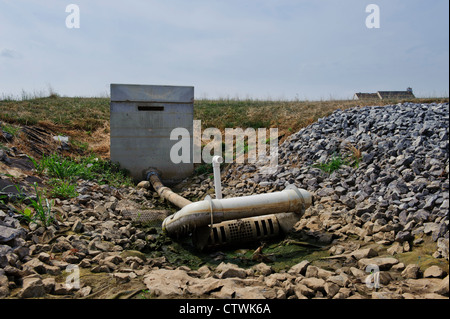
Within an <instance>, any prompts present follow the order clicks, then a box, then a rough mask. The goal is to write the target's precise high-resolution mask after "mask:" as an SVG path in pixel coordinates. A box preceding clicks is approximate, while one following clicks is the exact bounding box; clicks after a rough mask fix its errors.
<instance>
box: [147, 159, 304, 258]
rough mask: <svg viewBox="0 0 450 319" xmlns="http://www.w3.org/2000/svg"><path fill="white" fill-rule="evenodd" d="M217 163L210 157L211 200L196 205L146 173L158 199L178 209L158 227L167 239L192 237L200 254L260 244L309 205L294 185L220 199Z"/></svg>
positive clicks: (286, 226) (283, 229)
mask: <svg viewBox="0 0 450 319" xmlns="http://www.w3.org/2000/svg"><path fill="white" fill-rule="evenodd" d="M221 162H222V158H221V157H220V156H214V157H213V160H212V165H213V172H214V186H215V199H213V198H211V197H210V196H209V195H207V196H206V198H205V199H204V200H202V201H198V202H191V201H189V200H187V199H185V198H183V197H181V196H180V195H178V194H176V193H174V192H172V191H171V190H170V189H169V188H168V187H165V186H164V185H163V184H162V183H161V180H160V173H159V172H158V171H157V170H154V169H149V170H148V171H147V180H149V182H150V183H151V184H152V186H153V188H154V189H155V191H156V192H157V193H158V194H159V196H161V197H163V198H165V199H167V200H169V201H170V202H171V203H173V204H174V205H176V206H177V207H179V208H180V210H179V211H178V212H176V213H175V214H173V215H171V216H169V217H167V218H166V219H165V220H164V221H163V223H162V227H163V230H164V231H166V232H167V234H168V235H169V236H171V237H176V238H180V237H183V236H187V235H192V240H193V243H194V245H195V246H196V247H197V248H198V249H200V250H202V249H205V248H214V247H218V246H223V245H231V244H236V243H243V242H249V241H256V240H264V239H268V238H272V237H276V236H278V235H280V234H281V233H287V232H289V231H290V230H291V229H292V227H293V226H294V225H295V224H296V223H297V222H298V221H299V220H300V218H301V217H302V215H303V214H304V212H305V210H306V209H307V208H308V207H309V206H311V204H312V201H313V198H312V196H311V194H310V193H309V192H307V191H306V190H304V189H301V188H297V187H295V186H294V185H288V186H287V187H286V188H285V189H284V190H282V191H280V192H273V193H267V194H257V195H250V196H243V197H234V198H222V191H221V181H220V163H221Z"/></svg>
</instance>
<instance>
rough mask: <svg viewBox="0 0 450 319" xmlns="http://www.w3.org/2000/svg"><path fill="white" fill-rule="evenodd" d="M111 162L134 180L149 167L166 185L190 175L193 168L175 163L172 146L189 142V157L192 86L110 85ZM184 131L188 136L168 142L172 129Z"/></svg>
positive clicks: (141, 176) (190, 163)
mask: <svg viewBox="0 0 450 319" xmlns="http://www.w3.org/2000/svg"><path fill="white" fill-rule="evenodd" d="M110 111H111V112H110V145H111V146H110V152H111V161H112V162H114V163H119V164H120V166H121V167H123V168H125V169H127V170H128V171H129V172H130V174H131V176H132V177H133V179H134V180H135V181H141V180H143V179H145V172H146V171H147V170H148V169H149V168H156V169H157V170H158V171H159V172H161V180H162V181H163V182H165V183H168V184H173V183H176V182H179V181H181V180H182V179H184V178H186V177H188V176H189V175H191V174H192V172H193V170H194V165H193V163H192V161H190V162H189V163H178V164H175V163H173V162H172V160H171V158H170V150H171V148H172V146H173V145H174V144H176V143H178V142H179V141H180V139H181V138H183V139H189V145H190V152H189V154H192V129H193V119H194V87H191V86H160V85H134V84H111V105H110ZM179 127H180V128H185V129H186V130H187V131H188V132H189V135H188V136H182V137H178V140H170V133H171V132H172V130H173V129H175V128H179Z"/></svg>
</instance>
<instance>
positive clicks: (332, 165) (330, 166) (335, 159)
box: [313, 153, 346, 174]
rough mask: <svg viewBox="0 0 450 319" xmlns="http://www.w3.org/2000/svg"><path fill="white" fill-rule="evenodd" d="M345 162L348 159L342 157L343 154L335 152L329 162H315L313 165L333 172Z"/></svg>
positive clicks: (327, 171)
mask: <svg viewBox="0 0 450 319" xmlns="http://www.w3.org/2000/svg"><path fill="white" fill-rule="evenodd" d="M345 164H346V161H345V160H344V159H343V158H342V156H341V154H336V153H335V154H333V156H332V157H331V159H329V160H328V161H327V162H325V163H317V164H314V165H313V167H316V168H319V169H321V170H322V171H324V172H325V173H328V174H331V173H333V172H334V171H335V170H338V169H339V168H341V166H342V165H345Z"/></svg>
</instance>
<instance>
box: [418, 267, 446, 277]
mask: <svg viewBox="0 0 450 319" xmlns="http://www.w3.org/2000/svg"><path fill="white" fill-rule="evenodd" d="M445 275H446V272H445V271H444V270H442V268H441V267H439V266H436V265H434V266H431V267H428V268H427V269H425V271H424V272H423V277H424V278H444V277H445Z"/></svg>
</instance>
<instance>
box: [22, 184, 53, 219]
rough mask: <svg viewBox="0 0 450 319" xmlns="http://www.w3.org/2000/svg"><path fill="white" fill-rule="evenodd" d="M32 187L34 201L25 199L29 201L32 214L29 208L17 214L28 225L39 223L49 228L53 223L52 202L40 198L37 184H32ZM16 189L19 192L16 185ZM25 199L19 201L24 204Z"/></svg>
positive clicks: (28, 198) (29, 198)
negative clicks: (34, 195)
mask: <svg viewBox="0 0 450 319" xmlns="http://www.w3.org/2000/svg"><path fill="white" fill-rule="evenodd" d="M33 186H34V190H35V191H36V199H33V198H31V197H27V198H25V199H27V200H29V201H30V203H31V204H30V206H32V207H33V208H34V213H33V211H32V210H31V209H30V206H28V207H26V208H25V209H24V210H23V211H18V212H19V213H20V214H21V217H22V219H23V220H25V221H26V222H28V223H30V222H37V221H39V222H41V224H42V225H44V226H49V225H51V224H52V223H53V221H54V213H53V212H52V206H53V205H54V201H53V200H52V201H49V200H48V199H47V198H42V195H41V193H40V192H39V190H38V188H37V183H34V184H33ZM16 188H17V190H18V191H20V192H21V190H20V188H19V187H18V186H17V185H16ZM25 199H23V200H21V202H24V201H25Z"/></svg>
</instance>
